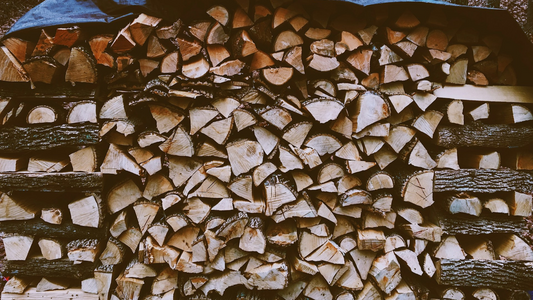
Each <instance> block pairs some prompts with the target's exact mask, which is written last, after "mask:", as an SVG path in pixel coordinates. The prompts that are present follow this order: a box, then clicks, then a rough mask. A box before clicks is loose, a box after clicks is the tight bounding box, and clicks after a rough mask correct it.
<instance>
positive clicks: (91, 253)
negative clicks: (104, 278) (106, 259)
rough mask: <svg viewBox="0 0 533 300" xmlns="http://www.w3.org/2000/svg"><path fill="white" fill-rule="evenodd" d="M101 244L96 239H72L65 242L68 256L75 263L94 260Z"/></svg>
mask: <svg viewBox="0 0 533 300" xmlns="http://www.w3.org/2000/svg"><path fill="white" fill-rule="evenodd" d="M101 246H102V244H101V243H100V241H99V240H97V239H83V240H73V241H71V242H69V243H68V244H67V250H68V252H67V255H68V258H69V259H70V260H71V261H73V262H74V263H75V264H79V263H81V262H95V261H96V258H97V257H98V254H100V251H101Z"/></svg>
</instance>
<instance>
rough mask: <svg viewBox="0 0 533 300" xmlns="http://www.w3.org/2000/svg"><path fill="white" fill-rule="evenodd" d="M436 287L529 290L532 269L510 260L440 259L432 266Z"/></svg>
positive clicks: (532, 277)
mask: <svg viewBox="0 0 533 300" xmlns="http://www.w3.org/2000/svg"><path fill="white" fill-rule="evenodd" d="M435 267H436V268H437V272H436V273H435V279H436V280H437V283H438V284H441V285H451V286H471V287H492V288H501V289H520V290H531V289H532V288H533V265H531V264H529V263H525V262H519V261H509V260H473V259H461V260H459V259H441V260H438V261H437V262H436V263H435Z"/></svg>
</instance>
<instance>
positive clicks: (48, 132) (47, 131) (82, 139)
mask: <svg viewBox="0 0 533 300" xmlns="http://www.w3.org/2000/svg"><path fill="white" fill-rule="evenodd" d="M99 130H100V128H99V126H98V124H63V125H46V126H38V127H4V128H2V129H0V151H3V152H8V153H18V152H20V151H35V150H49V149H55V148H59V147H77V146H86V145H96V144H97V143H99V142H100V137H99V135H98V131H99Z"/></svg>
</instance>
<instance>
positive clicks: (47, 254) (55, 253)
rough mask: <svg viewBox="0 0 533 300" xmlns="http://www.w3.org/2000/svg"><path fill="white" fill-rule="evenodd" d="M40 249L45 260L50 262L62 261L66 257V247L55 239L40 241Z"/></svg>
mask: <svg viewBox="0 0 533 300" xmlns="http://www.w3.org/2000/svg"><path fill="white" fill-rule="evenodd" d="M38 244H39V248H40V249H41V254H42V255H43V257H44V258H46V259H48V260H54V259H61V258H63V257H64V256H65V254H66V252H65V250H66V249H65V245H64V244H63V243H61V242H60V241H58V240H54V239H44V238H42V239H40V240H39V243H38Z"/></svg>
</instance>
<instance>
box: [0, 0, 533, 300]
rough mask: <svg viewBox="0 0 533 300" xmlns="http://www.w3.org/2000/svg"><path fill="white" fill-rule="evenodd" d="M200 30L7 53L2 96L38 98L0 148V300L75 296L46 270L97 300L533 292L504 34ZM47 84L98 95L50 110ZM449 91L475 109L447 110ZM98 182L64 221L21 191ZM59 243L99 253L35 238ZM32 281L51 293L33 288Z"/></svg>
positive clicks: (231, 18)
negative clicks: (77, 179)
mask: <svg viewBox="0 0 533 300" xmlns="http://www.w3.org/2000/svg"><path fill="white" fill-rule="evenodd" d="M188 19H194V20H198V21H191V22H189V21H187V22H185V21H182V20H177V21H175V22H173V23H168V22H167V21H166V20H162V19H160V18H156V17H153V16H148V15H145V14H141V15H139V16H138V17H136V18H135V19H134V20H132V21H131V22H130V23H129V24H127V25H125V26H124V27H121V28H120V29H115V31H116V33H114V34H107V33H106V34H102V33H94V32H91V31H90V30H89V29H83V28H82V27H81V26H80V27H77V26H74V27H70V28H56V29H50V28H45V29H42V30H40V35H39V38H38V39H36V40H31V41H29V40H24V39H22V38H19V37H8V38H7V39H5V40H3V41H2V43H3V46H2V51H0V64H1V65H2V66H3V68H2V69H1V70H0V81H3V82H4V83H3V84H4V86H1V85H0V88H2V87H4V88H5V90H8V89H9V88H8V87H6V86H7V85H6V83H7V82H11V83H12V84H14V83H17V86H18V84H20V85H21V86H24V87H25V88H26V89H33V91H34V93H35V95H36V96H35V97H33V98H32V97H28V96H24V97H22V96H20V97H17V93H14V92H13V91H12V90H10V94H9V96H10V97H7V96H4V97H3V99H1V100H0V104H1V106H0V118H1V121H2V122H1V124H2V126H0V136H2V135H4V136H6V137H10V136H20V138H18V139H12V140H9V142H8V141H0V150H1V151H3V153H10V154H9V155H7V154H5V155H4V154H3V156H2V157H1V159H0V167H1V168H2V169H1V171H2V172H6V173H2V174H0V175H3V176H0V181H1V182H2V183H3V184H2V188H1V189H2V192H3V195H2V198H1V199H3V200H2V201H3V202H2V203H0V205H3V207H4V208H6V209H5V210H4V211H5V212H0V220H2V222H0V230H3V231H4V232H8V233H10V234H9V235H7V237H6V239H4V242H6V245H8V246H6V250H7V249H9V250H8V253H9V255H8V258H7V259H8V261H7V262H6V266H5V272H6V274H12V275H17V276H16V277H14V278H15V279H12V281H10V283H11V285H9V284H10V283H8V286H9V288H10V289H9V291H11V293H4V294H3V295H2V297H3V298H4V297H6V299H17V297H18V296H17V294H16V293H17V292H18V293H24V291H26V292H27V293H30V292H29V291H31V294H32V295H37V294H33V293H39V292H43V291H46V290H47V289H57V288H66V286H67V287H68V286H69V285H65V284H60V283H58V282H57V279H54V278H53V277H59V278H61V277H65V276H67V274H70V275H69V276H71V275H72V274H73V272H74V268H73V269H72V271H71V272H70V273H65V272H55V273H54V272H51V271H50V270H52V268H55V269H54V270H57V269H58V268H59V269H61V268H68V267H65V266H72V265H73V264H74V265H77V264H78V263H79V262H81V261H83V264H81V265H79V264H78V266H77V268H78V269H75V270H77V272H78V273H76V274H74V275H72V276H73V277H77V278H78V279H81V280H83V281H82V283H83V282H85V283H84V284H82V290H84V291H89V292H91V293H97V294H98V295H99V297H100V298H101V299H108V298H112V299H117V298H118V299H141V298H142V299H172V298H173V297H175V296H177V295H179V296H181V297H189V298H190V299H195V298H194V297H198V298H199V299H201V298H202V297H204V298H213V297H216V296H215V294H218V295H220V296H222V297H224V298H226V297H237V298H238V294H239V293H238V292H239V291H241V290H240V289H241V288H242V287H244V290H259V291H266V290H268V291H270V290H273V292H272V293H270V292H265V294H264V295H263V296H262V297H267V296H265V295H269V296H268V297H277V298H279V299H284V300H293V299H303V298H305V297H307V298H311V299H315V300H319V299H334V298H335V299H359V300H363V299H388V300H389V299H390V300H392V299H429V297H442V298H445V299H465V298H466V297H469V296H467V295H466V293H470V294H472V295H473V297H475V298H476V299H497V297H501V298H504V297H507V296H505V295H511V296H509V297H510V298H509V299H516V297H519V296H516V295H523V294H521V292H516V291H515V290H518V291H520V290H526V289H528V288H531V287H532V286H531V282H532V281H531V276H532V275H530V274H533V273H532V272H530V271H531V268H532V267H531V266H530V263H529V262H530V261H533V250H531V248H530V247H529V245H528V244H527V242H526V240H525V238H524V237H523V236H522V232H523V229H524V228H525V226H526V225H525V221H524V217H528V216H530V215H531V211H532V197H531V194H532V193H533V189H532V188H531V186H532V185H531V184H532V183H533V177H532V175H531V174H530V173H529V172H528V170H532V169H533V165H532V163H531V161H532V158H533V154H532V153H531V149H530V148H529V147H528V145H529V144H530V143H531V142H530V141H531V138H532V137H533V126H532V125H531V123H532V122H531V121H532V120H533V115H532V113H531V110H530V109H531V107H530V105H529V104H527V103H525V102H524V101H521V100H520V99H524V98H526V97H521V98H520V97H518V98H517V100H516V101H512V102H511V103H506V102H505V101H502V100H500V99H494V98H495V97H496V98H497V95H500V94H508V95H509V94H512V95H514V94H513V93H515V94H519V91H520V89H525V90H526V91H528V92H530V91H529V90H528V89H527V88H524V87H519V88H517V89H515V87H513V86H514V85H516V84H518V83H519V82H521V79H520V78H518V75H517V74H518V73H517V72H515V65H516V64H519V63H520V62H519V61H514V58H513V57H512V56H511V54H510V53H512V52H511V51H510V50H511V49H510V44H509V43H507V42H506V41H505V38H504V37H503V36H501V35H499V34H498V33H495V32H487V31H486V30H484V28H481V27H480V26H478V25H477V24H474V23H473V22H471V21H470V20H468V18H466V17H462V16H457V15H452V14H449V13H448V11H447V9H446V8H444V7H433V6H431V7H424V8H423V9H421V8H415V7H414V6H412V7H409V8H406V7H402V9H401V10H398V11H393V10H388V9H385V8H383V9H374V10H364V11H357V9H355V8H353V7H352V6H343V5H341V4H335V3H330V2H327V3H326V2H323V3H322V2H316V3H309V5H307V3H305V2H300V1H283V0H279V1H278V0H271V1H269V2H267V1H254V2H253V3H249V2H248V1H241V0H239V1H236V2H235V3H233V2H232V3H225V4H224V5H216V4H213V5H212V6H209V9H207V10H206V11H205V12H204V13H202V14H201V15H194V16H188ZM110 27H111V26H110ZM489 85H490V87H489ZM55 86H58V87H61V88H67V87H68V86H71V87H68V89H70V90H74V91H75V90H77V89H81V88H87V87H89V88H93V89H96V87H98V88H99V89H101V91H100V95H103V96H102V97H97V98H96V99H93V97H88V98H87V99H83V97H81V98H80V97H76V98H69V97H64V98H62V97H55V98H54V97H50V99H48V98H46V96H42V95H39V93H42V92H41V91H44V90H49V89H50V87H52V88H53V87H55ZM456 89H460V91H459V94H461V91H463V92H462V93H464V98H463V97H450V96H446V95H451V94H453V93H457V92H455V91H456ZM485 89H491V90H492V91H495V92H493V94H492V95H491V96H490V97H487V98H486V99H487V100H484V98H483V97H480V98H481V99H474V98H476V96H472V95H471V94H472V93H477V92H476V91H479V92H480V93H482V92H481V91H486V90H485ZM467 91H468V92H467ZM472 91H474V92H472ZM22 93H23V92H20V94H22ZM24 93H25V92H24ZM485 93H486V92H485ZM6 95H8V93H7V92H6ZM491 97H492V98H491ZM52 98H54V99H52ZM444 98H446V99H444ZM96 124H98V125H96ZM54 133H55V134H59V133H61V136H62V137H64V138H62V139H60V140H58V141H56V143H50V141H51V140H52V139H56V137H54ZM36 137H38V138H36ZM20 151H25V152H24V154H21V153H20ZM70 171H74V172H70ZM7 172H15V173H7ZM45 172H46V173H45ZM80 172H86V173H80ZM102 173H103V174H106V175H105V176H106V177H105V186H104V185H103V184H102V190H103V192H102V190H98V189H97V188H95V187H94V186H88V185H87V186H84V187H80V188H79V189H78V190H77V192H79V193H82V194H83V195H76V197H72V199H71V200H66V199H63V202H61V203H60V202H59V201H57V202H54V201H50V202H49V203H46V205H45V204H43V203H36V201H35V200H34V199H32V196H34V193H41V192H50V190H45V188H43V187H42V186H35V188H32V185H28V184H27V183H28V182H29V181H30V180H34V179H31V178H37V177H42V176H43V175H42V174H48V175H50V176H54V174H56V175H57V176H58V177H59V176H63V177H62V178H64V179H65V180H68V178H71V176H74V175H73V174H78V175H79V174H85V175H83V176H86V177H84V178H85V179H86V180H89V179H90V178H89V176H94V177H95V178H96V177H98V176H102ZM80 176H81V175H80ZM30 177H31V178H30ZM21 178H23V179H21ZM98 178H100V177H98ZM85 179H83V180H85ZM83 180H82V181H83ZM84 182H85V181H84ZM82 189H83V190H82ZM52 192H69V193H72V192H76V189H70V190H67V189H65V190H63V191H61V187H55V189H54V190H53V191H52ZM69 199H70V198H69ZM65 202H67V203H65ZM89 211H90V212H91V213H88V212H89ZM51 213H56V214H59V215H62V216H63V215H64V216H65V217H64V218H63V220H60V221H57V218H51V216H50V214H51ZM89 215H90V217H89ZM69 217H70V218H69ZM39 218H40V220H39ZM52 219H53V221H54V222H55V223H56V224H50V223H53V222H52V221H51V220H52ZM21 220H31V221H30V222H31V224H32V229H31V230H30V229H28V228H25V229H24V230H23V229H22V227H21V225H20V224H21V223H20V221H21ZM62 222H66V223H63V224H62V225H57V223H62ZM43 223H47V224H44V225H43ZM70 223H72V224H73V225H71V224H70ZM29 224H30V223H29ZM67 224H68V226H70V227H68V228H77V230H79V227H73V226H74V225H75V226H81V227H89V228H90V229H91V230H93V229H94V230H96V229H98V230H100V231H105V233H104V234H103V235H99V234H94V231H91V233H90V234H89V233H87V234H85V235H84V236H81V235H80V236H79V238H76V236H75V235H73V234H67V233H65V232H66V231H63V233H62V234H65V235H64V236H63V239H62V238H61V235H59V236H58V237H59V240H56V239H55V238H56V236H52V238H51V237H50V236H46V232H47V229H44V230H43V229H42V228H47V226H48V228H57V227H55V226H63V227H64V228H67ZM34 227H35V228H34ZM63 227H62V228H63ZM48 230H49V231H50V232H54V234H59V233H58V232H59V230H57V229H56V230H55V231H53V230H52V229H48ZM67 231H68V230H67ZM468 235H476V237H474V238H469V237H468ZM67 236H68V238H67ZM35 245H38V246H39V247H36V246H35ZM14 249H17V251H13V250H14ZM50 249H55V250H54V251H53V253H54V255H51V254H50V253H51V251H52V250H50ZM41 256H44V258H43V257H41ZM67 257H68V260H67ZM69 261H70V262H69ZM32 262H33V264H32ZM69 263H70V265H69ZM59 265H61V266H62V267H59ZM81 267H83V268H84V269H83V270H81V269H80V268H81ZM469 269H474V270H479V272H475V274H474V275H465V274H472V272H471V271H469ZM87 270H89V275H87V274H88V273H87ZM92 271H94V273H91V272H92ZM487 274H488V275H487ZM508 274H511V275H508ZM91 275H93V276H91ZM28 276H38V277H43V278H44V279H41V280H40V283H39V284H38V285H37V287H36V288H35V289H33V288H30V289H28V290H26V288H27V286H29V285H32V284H31V280H28V279H27V277H28ZM490 276H493V277H492V278H491V277H490ZM506 276H507V277H506ZM502 278H503V279H502ZM54 280H56V281H54ZM96 282H97V283H98V284H96ZM90 283H91V284H92V283H95V284H96V287H94V286H93V285H91V284H90ZM49 286H52V287H50V288H48V287H49ZM84 286H85V287H84ZM465 286H466V287H470V289H469V288H466V289H465V288H464V287H465ZM506 290H508V291H506ZM244 294H245V295H247V296H243V297H244V298H246V297H249V298H253V297H254V295H255V296H257V295H256V294H254V293H251V292H250V293H249V292H244ZM259 294H260V293H259ZM28 295H29V294H28ZM498 295H499V296H498ZM513 295H515V296H513ZM23 296H24V295H22V296H20V297H23ZM484 297H488V298H484ZM513 297H515V298H513Z"/></svg>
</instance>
